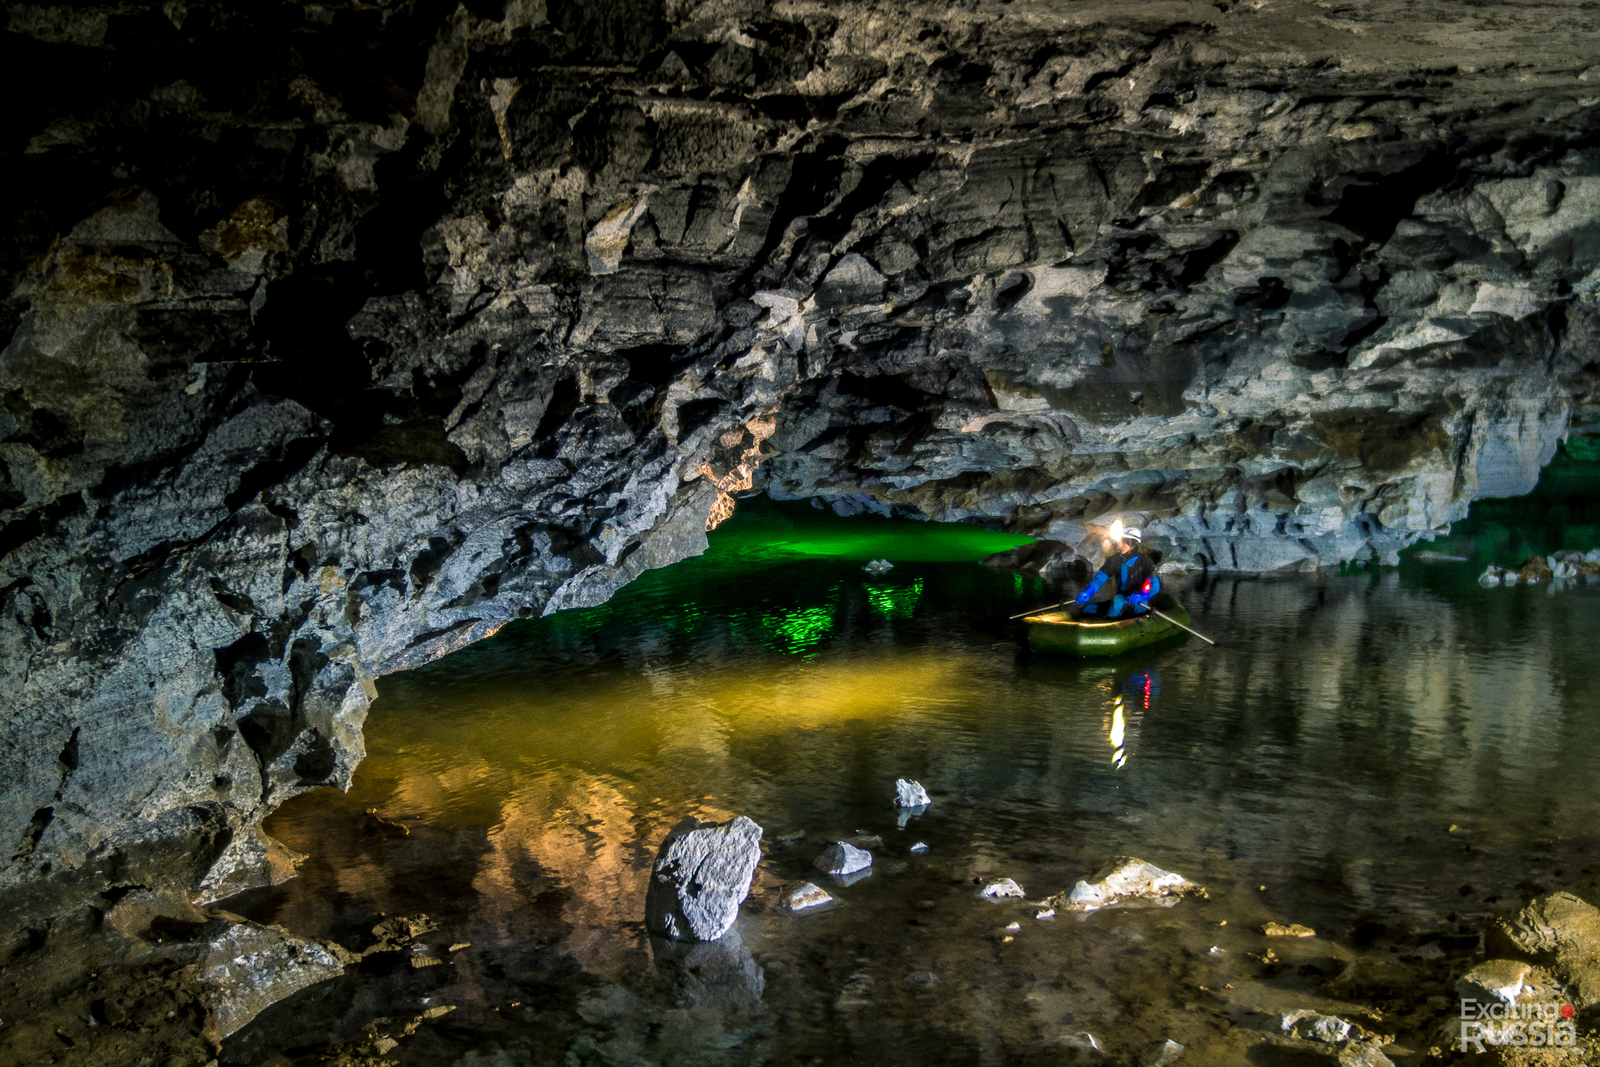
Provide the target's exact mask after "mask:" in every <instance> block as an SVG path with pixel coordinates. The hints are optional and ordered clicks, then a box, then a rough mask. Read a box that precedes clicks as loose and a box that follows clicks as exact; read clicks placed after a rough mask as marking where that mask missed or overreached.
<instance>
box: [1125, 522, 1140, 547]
mask: <svg viewBox="0 0 1600 1067" xmlns="http://www.w3.org/2000/svg"><path fill="white" fill-rule="evenodd" d="M1122 539H1123V540H1124V541H1126V542H1128V543H1129V544H1131V545H1143V544H1144V534H1143V532H1141V531H1140V530H1139V529H1138V528H1137V527H1133V526H1130V527H1128V528H1127V529H1126V530H1123V531H1122Z"/></svg>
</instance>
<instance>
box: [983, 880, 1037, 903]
mask: <svg viewBox="0 0 1600 1067" xmlns="http://www.w3.org/2000/svg"><path fill="white" fill-rule="evenodd" d="M1027 895H1028V894H1026V893H1024V892H1023V891H1022V887H1021V886H1020V885H1018V884H1017V883H1016V882H1014V881H1012V880H1011V879H1010V878H1002V879H1000V880H999V881H998V882H990V883H989V884H988V885H986V886H984V887H983V893H982V896H983V899H985V900H1021V899H1022V898H1024V897H1026V896H1027Z"/></svg>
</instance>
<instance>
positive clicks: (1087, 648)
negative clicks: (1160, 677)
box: [1018, 593, 1189, 656]
mask: <svg viewBox="0 0 1600 1067" xmlns="http://www.w3.org/2000/svg"><path fill="white" fill-rule="evenodd" d="M1150 606H1151V607H1152V608H1155V609H1156V610H1157V611H1161V612H1164V613H1166V614H1167V615H1170V616H1172V617H1173V618H1174V619H1176V620H1177V621H1178V622H1181V623H1183V625H1184V626H1187V625H1189V613H1188V612H1187V611H1184V610H1183V605H1182V604H1179V603H1178V599H1177V598H1176V597H1174V596H1172V595H1171V594H1169V593H1157V594H1156V595H1155V597H1154V598H1153V599H1152V600H1151V601H1150ZM1021 626H1022V628H1023V632H1022V633H1020V634H1019V635H1018V636H1019V637H1021V638H1023V639H1024V640H1026V641H1027V643H1028V647H1029V648H1031V649H1032V650H1033V651H1035V652H1048V653H1051V654H1053V655H1058V656H1120V655H1122V654H1123V653H1124V652H1131V651H1133V650H1134V649H1136V648H1143V647H1144V646H1145V645H1153V644H1155V643H1156V642H1157V641H1166V640H1168V639H1169V638H1173V637H1179V636H1182V634H1183V632H1184V631H1183V629H1182V628H1181V627H1179V626H1176V625H1174V624H1173V623H1171V622H1168V621H1167V620H1166V619H1163V618H1161V617H1159V616H1157V615H1154V614H1150V615H1140V616H1139V617H1138V618H1134V619H1118V620H1116V621H1114V622H1102V621H1089V620H1084V621H1080V620H1079V619H1077V618H1076V617H1074V616H1073V615H1071V614H1068V612H1066V611H1064V610H1063V611H1041V612H1040V613H1039V614H1037V615H1029V616H1027V617H1026V618H1024V619H1023V620H1022V622H1021Z"/></svg>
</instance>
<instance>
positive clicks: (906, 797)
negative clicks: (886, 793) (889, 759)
mask: <svg viewBox="0 0 1600 1067" xmlns="http://www.w3.org/2000/svg"><path fill="white" fill-rule="evenodd" d="M932 803H933V798H931V797H929V796H928V791H927V790H926V789H924V788H922V783H921V782H918V781H915V780H913V779H910V778H896V779H895V780H894V806H895V807H897V808H922V807H926V806H928V805H929V804H932Z"/></svg>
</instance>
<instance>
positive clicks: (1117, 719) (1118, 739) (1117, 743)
mask: <svg viewBox="0 0 1600 1067" xmlns="http://www.w3.org/2000/svg"><path fill="white" fill-rule="evenodd" d="M1127 729H1128V726H1127V721H1126V720H1125V719H1124V718H1123V717H1122V697H1121V696H1118V697H1117V699H1116V701H1115V702H1114V703H1113V704H1112V705H1111V747H1112V749H1113V750H1114V751H1113V752H1112V753H1111V762H1112V764H1113V765H1114V766H1117V767H1121V766H1122V765H1123V764H1124V763H1126V762H1128V755H1127V749H1126V748H1125V747H1124V746H1123V743H1122V742H1123V737H1124V735H1125V734H1126V733H1127Z"/></svg>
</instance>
